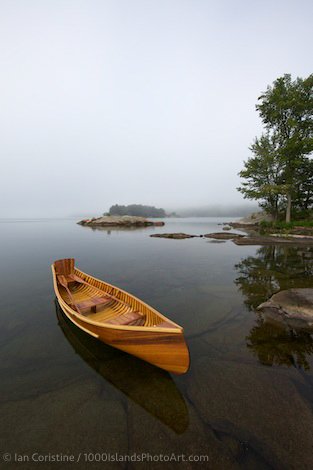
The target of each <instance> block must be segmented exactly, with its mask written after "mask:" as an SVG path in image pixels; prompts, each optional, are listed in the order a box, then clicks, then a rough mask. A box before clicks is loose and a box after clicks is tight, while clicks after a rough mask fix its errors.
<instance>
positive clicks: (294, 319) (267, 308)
mask: <svg viewBox="0 0 313 470" xmlns="http://www.w3.org/2000/svg"><path fill="white" fill-rule="evenodd" d="M257 310H258V311H259V312H261V313H262V314H263V315H264V316H265V317H267V318H270V319H273V320H279V321H283V322H284V323H287V324H288V325H289V326H291V327H294V328H297V327H298V328H306V327H309V328H313V289H308V288H306V289H288V290H282V291H280V292H278V293H277V294H274V295H273V296H272V297H271V298H270V299H269V300H267V301H266V302H263V303H262V304H261V305H259V306H258V307H257Z"/></svg>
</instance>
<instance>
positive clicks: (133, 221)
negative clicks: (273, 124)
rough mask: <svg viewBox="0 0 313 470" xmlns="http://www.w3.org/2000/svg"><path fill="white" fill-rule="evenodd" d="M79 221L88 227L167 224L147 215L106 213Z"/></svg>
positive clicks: (79, 223)
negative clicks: (149, 218) (150, 218)
mask: <svg viewBox="0 0 313 470" xmlns="http://www.w3.org/2000/svg"><path fill="white" fill-rule="evenodd" d="M77 223H78V225H83V226H87V227H149V226H151V225H154V226H157V227H159V226H163V225H165V223H164V222H162V221H160V220H158V221H156V222H153V221H151V220H148V219H146V218H145V217H135V216H130V215H123V216H117V215H105V216H103V217H97V218H95V217H93V218H92V219H83V220H80V221H79V222H77Z"/></svg>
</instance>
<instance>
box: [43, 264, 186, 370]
mask: <svg viewBox="0 0 313 470" xmlns="http://www.w3.org/2000/svg"><path fill="white" fill-rule="evenodd" d="M52 273H53V282H54V289H55V293H56V296H57V299H58V301H59V304H60V306H61V308H62V310H63V312H64V313H65V315H66V316H67V317H68V318H69V319H70V320H71V321H72V322H73V323H74V324H75V325H76V326H78V327H79V328H81V329H82V330H83V331H85V332H86V333H89V334H90V335H91V336H93V337H95V338H98V339H100V340H101V341H103V342H104V343H107V344H109V345H110V346H113V347H115V348H118V349H121V350H122V351H125V352H128V353H129V354H132V355H134V356H136V357H139V358H140V359H143V360H144V361H147V362H150V363H151V364H154V365H156V366H157V367H160V368H162V369H165V370H167V371H169V372H174V373H176V374H183V373H184V372H186V371H187V370H188V367H189V351H188V348H187V345H186V342H185V338H184V334H183V328H182V327H180V326H179V325H177V324H176V323H174V322H172V321H171V320H169V319H168V318H166V317H164V316H163V315H161V314H160V313H159V312H157V311H156V310H154V309H153V308H152V307H150V306H149V305H147V304H145V303H144V302H142V301H141V300H139V299H137V298H136V297H134V296H133V295H131V294H128V293H127V292H125V291H123V290H121V289H119V288H118V287H115V286H112V285H111V284H107V283H106V282H103V281H100V280H98V279H96V278H94V277H92V276H89V275H88V274H85V273H83V272H82V271H79V270H78V269H76V268H75V267H74V259H63V260H59V261H55V262H54V263H53V265H52Z"/></svg>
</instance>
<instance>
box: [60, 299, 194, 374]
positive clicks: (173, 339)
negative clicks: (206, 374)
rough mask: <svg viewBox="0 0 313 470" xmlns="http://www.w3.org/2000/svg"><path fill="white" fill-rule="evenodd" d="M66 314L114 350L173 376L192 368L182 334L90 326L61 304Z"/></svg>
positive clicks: (77, 324)
mask: <svg viewBox="0 0 313 470" xmlns="http://www.w3.org/2000/svg"><path fill="white" fill-rule="evenodd" d="M60 307H61V308H62V310H63V312H64V313H65V315H66V316H67V317H68V318H69V319H70V320H71V321H72V322H73V323H74V324H75V325H76V326H78V327H79V328H81V329H82V330H83V331H85V332H87V333H89V334H90V335H91V336H94V337H96V338H98V339H99V340H100V341H103V342H104V343H106V344H108V345H109V346H112V347H114V348H117V349H120V350H121V351H125V352H127V353H129V354H132V355H133V356H136V357H138V358H140V359H143V360H144V361H146V362H149V363H150V364H153V365H155V366H157V367H160V368H161V369H164V370H167V371H168V372H172V373H174V374H184V373H185V372H187V370H188V368H189V351H188V348H187V345H186V342H185V338H184V335H183V334H182V333H168V332H166V331H164V332H160V331H155V332H154V331H152V332H151V331H144V330H143V331H130V330H123V329H118V330H117V329H114V328H107V327H106V326H105V325H103V326H97V325H91V324H89V323H87V322H84V321H82V320H81V319H79V318H77V316H76V315H75V316H74V315H73V314H71V312H70V311H69V310H68V309H67V308H65V307H64V306H62V305H60Z"/></svg>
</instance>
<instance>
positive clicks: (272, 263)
mask: <svg viewBox="0 0 313 470" xmlns="http://www.w3.org/2000/svg"><path fill="white" fill-rule="evenodd" d="M224 221H225V219H210V218H201V219H169V220H166V225H165V227H152V228H150V227H149V228H145V229H137V230H114V229H111V230H107V229H106V230H92V229H90V228H88V227H81V226H78V225H76V224H75V221H74V220H33V221H1V222H0V230H1V252H0V273H1V284H0V290H1V296H0V305H1V320H0V321H1V328H0V347H1V364H0V367H1V376H0V377H1V403H0V406H1V410H0V413H1V439H0V440H1V443H2V446H1V447H2V450H3V452H6V453H10V454H12V460H11V462H9V463H7V464H5V465H4V464H3V465H4V466H3V468H23V469H24V468H26V469H27V468H35V467H36V468H37V467H42V468H43V467H44V468H68V467H69V466H72V468H89V467H90V468H149V469H150V468H163V467H164V468H178V465H181V466H182V467H183V468H202V467H203V468H212V469H220V468H221V469H228V468H229V469H233V468H234V469H236V468H245V469H263V468H264V469H267V468H274V469H289V468H290V469H291V468H294V469H296V468H297V469H311V468H312V467H313V452H312V451H313V413H312V411H313V408H312V407H313V378H312V370H313V360H312V357H313V356H312V353H313V340H312V337H311V336H310V334H309V333H306V332H301V333H297V332H291V331H288V330H285V329H283V328H282V327H279V326H277V325H270V324H267V323H264V322H263V321H262V319H260V318H259V317H258V315H257V314H256V313H255V310H254V309H255V307H256V306H257V305H258V304H259V303H261V302H262V301H264V300H266V299H267V298H268V297H269V296H270V295H271V294H272V293H274V292H276V291H278V290H279V289H283V288H289V287H307V286H310V287H312V274H313V250H312V248H306V247H296V248H293V247H288V248H287V247H253V246H252V247H251V246H250V247H249V246H236V245H234V244H233V243H232V242H231V241H227V242H222V243H221V242H219V243H217V242H213V241H211V240H209V239H204V238H194V239H187V240H167V239H159V238H151V237H149V235H150V234H151V233H158V232H179V231H183V232H186V233H191V234H204V233H209V232H213V231H221V229H222V227H221V226H219V225H218V223H221V222H224ZM63 257H74V258H75V259H76V263H77V266H78V267H79V268H81V269H82V270H83V271H85V272H88V273H91V274H93V275H95V276H96V277H98V278H100V279H104V280H106V281H108V282H110V283H112V284H116V285H118V286H119V287H121V288H123V289H125V290H128V291H130V292H131V293H133V294H135V295H136V296H138V297H140V298H141V299H143V300H145V301H146V302H147V303H149V304H151V305H152V306H153V307H155V308H157V309H158V310H160V311H161V312H162V313H164V314H165V315H166V316H168V317H170V318H171V319H172V320H174V321H175V322H177V323H179V324H181V325H182V326H183V327H184V329H185V335H186V338H187V342H188V346H189V349H190V355H191V367H190V370H189V372H188V373H187V374H185V375H183V376H174V375H171V374H168V373H166V372H164V371H161V370H159V369H157V368H155V367H153V366H150V365H149V364H146V363H144V362H142V361H140V360H138V359H136V358H133V357H131V356H129V355H127V354H124V353H122V352H119V351H117V350H114V349H112V348H110V347H108V346H106V345H105V344H102V343H100V342H98V341H96V340H94V339H93V338H90V337H88V336H87V335H85V334H84V333H82V332H80V331H79V330H78V329H77V328H75V327H74V326H72V325H71V324H69V323H68V322H67V321H66V320H65V318H64V316H63V315H62V313H61V312H60V311H59V309H58V307H57V305H56V303H55V296H54V292H53V286H52V279H51V270H50V264H51V263H52V262H53V261H54V260H55V259H58V258H63ZM15 453H16V454H17V455H16V456H15V455H14V454H15ZM80 453H81V454H80ZM49 454H51V456H53V455H56V454H60V455H61V456H64V455H73V456H74V457H75V459H76V460H78V459H79V462H76V463H75V464H73V463H66V462H58V463H56V462H51V461H50V462H46V463H41V464H40V463H38V462H35V461H34V460H36V459H37V460H38V459H40V458H43V457H41V456H47V455H49ZM116 454H118V455H119V456H120V457H119V458H121V459H122V458H123V456H124V455H128V456H133V457H132V458H133V460H134V459H135V458H137V459H140V458H142V459H143V463H141V462H134V461H132V462H123V461H119V462H114V461H112V459H114V458H115V459H116V458H117V455H116ZM181 454H184V456H185V457H184V458H185V462H183V463H177V462H175V460H173V459H178V458H180V459H182V457H179V456H180V455H181ZM25 455H26V456H28V457H29V459H30V461H29V462H27V459H26V457H25V459H24V462H23V463H19V462H17V461H16V460H18V458H20V456H25ZM79 455H80V457H79ZM110 455H111V457H110ZM160 455H163V457H159V456H160ZM199 456H207V457H206V458H207V459H208V461H207V462H204V463H203V462H202V463H197V459H199V458H200V457H199ZM49 458H52V457H49ZM62 458H64V457H62ZM160 458H163V459H164V460H167V459H172V461H169V462H165V463H164V462H158V461H157V459H160ZM109 459H111V461H109ZM188 459H193V461H191V460H190V461H188ZM97 460H102V462H97Z"/></svg>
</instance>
